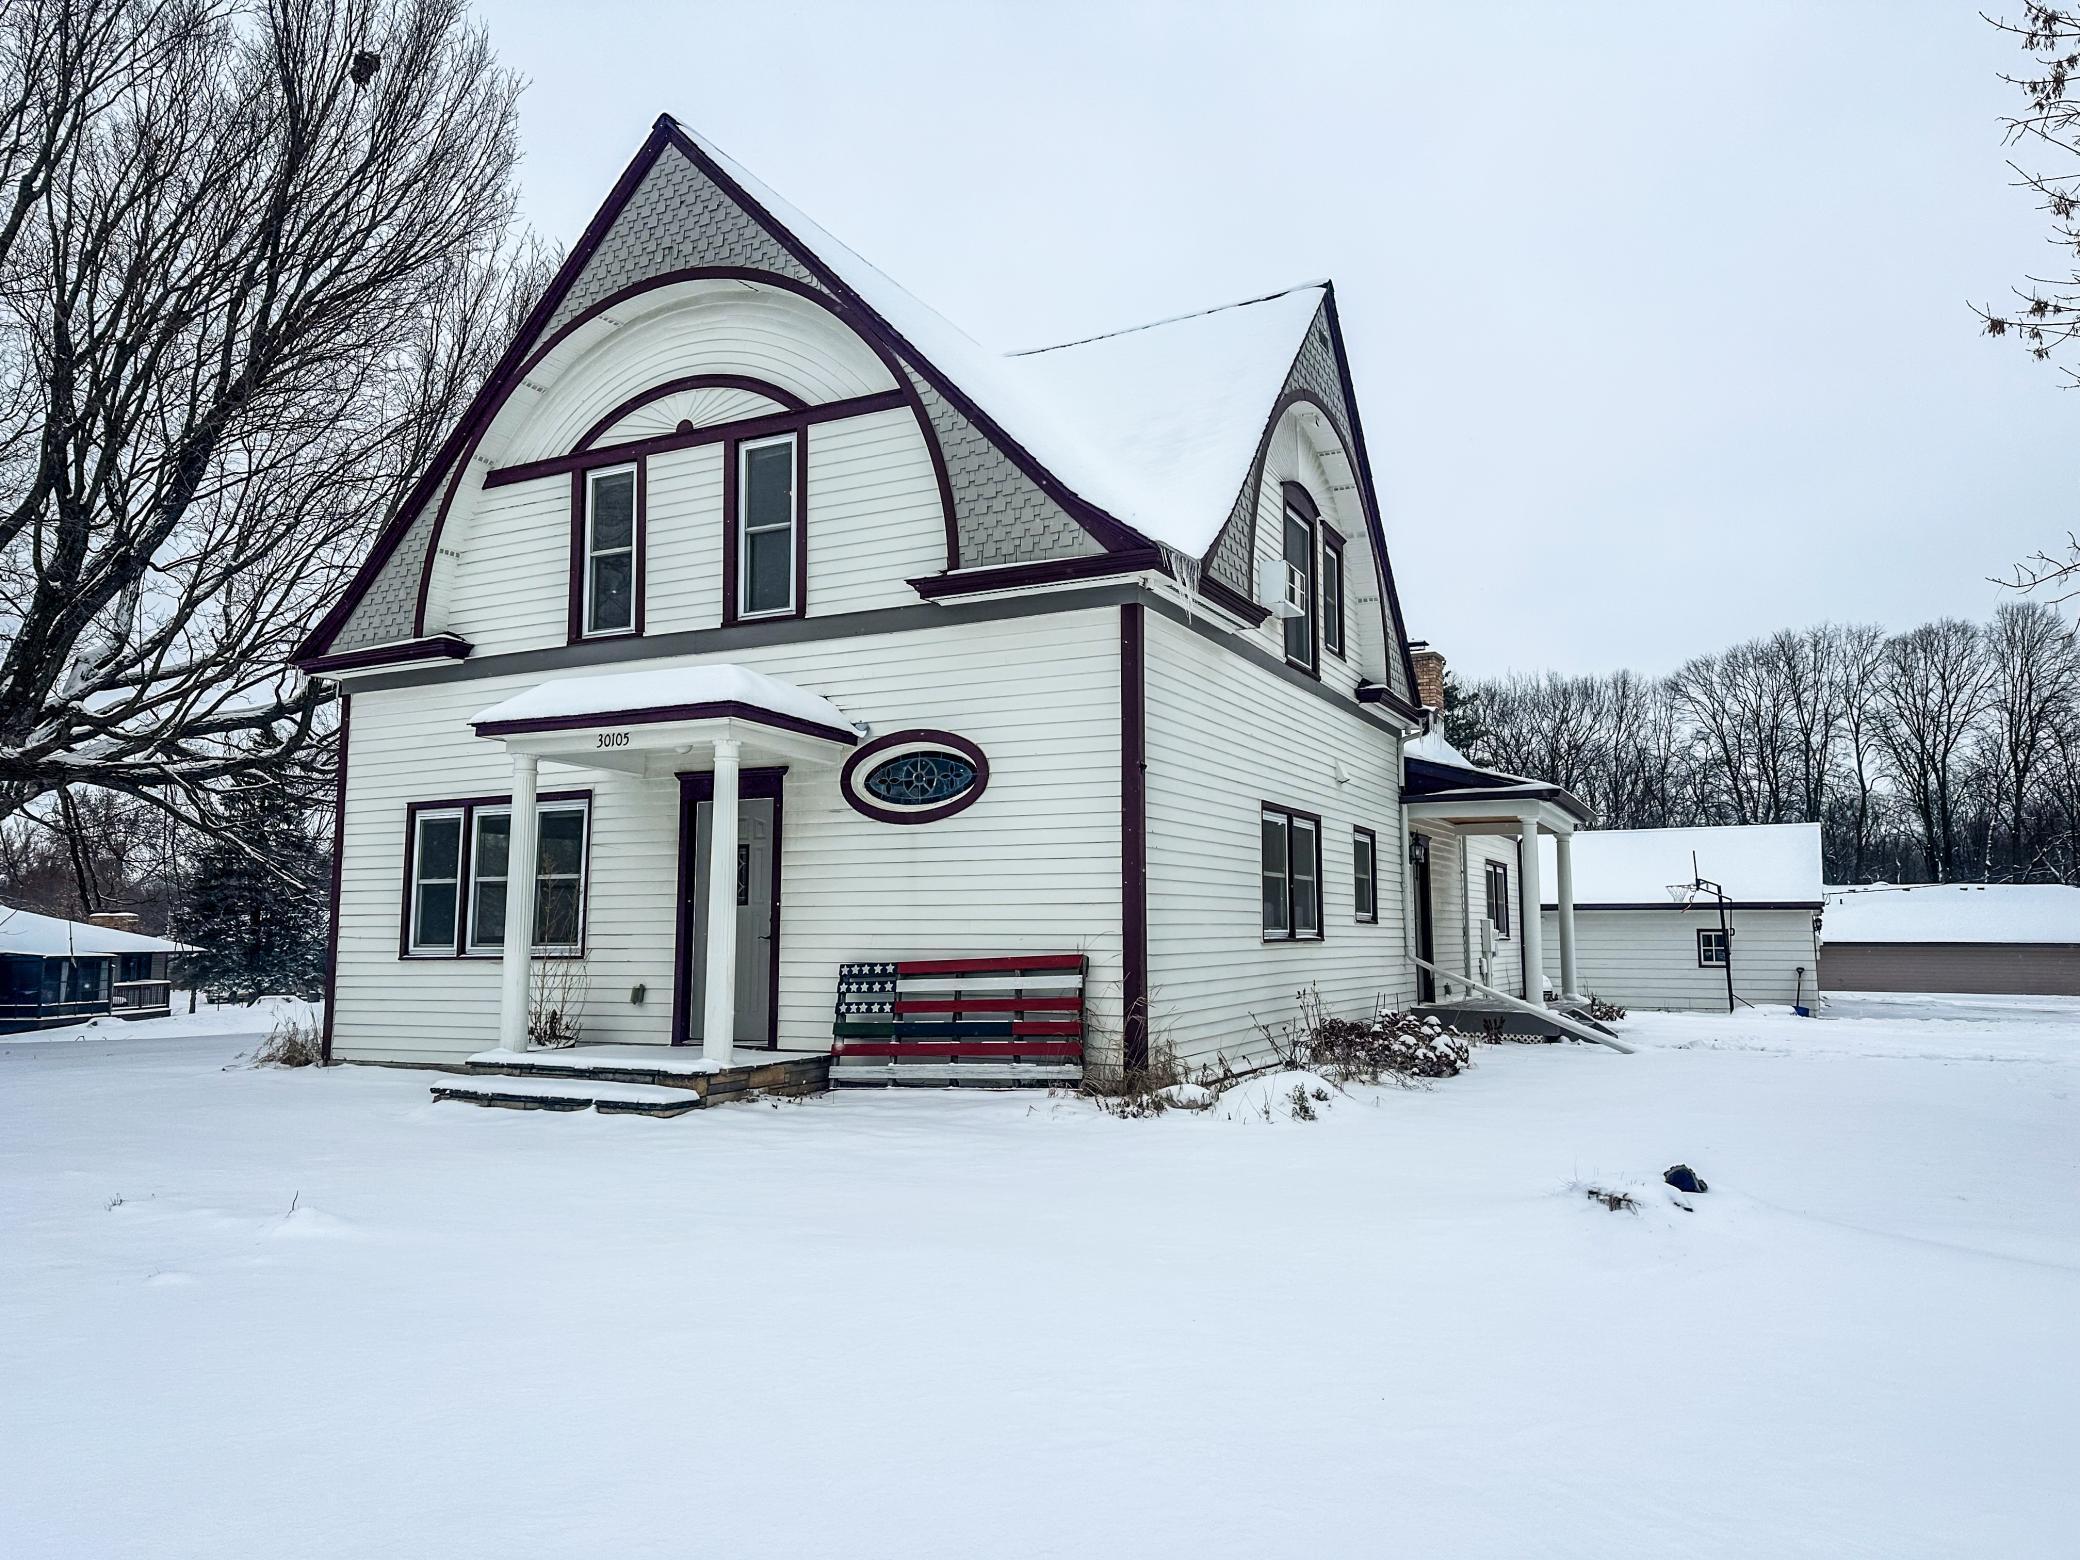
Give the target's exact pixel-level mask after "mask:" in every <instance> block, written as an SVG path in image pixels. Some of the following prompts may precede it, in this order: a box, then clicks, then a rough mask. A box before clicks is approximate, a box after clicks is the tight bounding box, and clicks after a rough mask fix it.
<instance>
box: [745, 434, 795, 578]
mask: <svg viewBox="0 0 2080 1560" xmlns="http://www.w3.org/2000/svg"><path fill="white" fill-rule="evenodd" d="M736 461H737V473H736V476H737V512H736V515H735V516H734V517H733V519H732V522H731V523H732V524H734V525H735V526H736V541H737V545H736V555H737V578H736V581H735V582H734V584H733V586H732V589H734V590H735V592H736V610H737V616H739V617H784V616H787V615H789V614H791V613H796V612H799V611H800V610H801V599H800V598H801V592H800V589H799V584H800V564H799V554H800V551H801V545H802V538H801V523H800V521H801V503H800V496H801V481H800V479H799V475H798V471H797V468H798V466H799V465H800V461H801V441H800V438H799V436H798V435H796V434H792V433H783V434H781V435H780V436H779V437H778V438H774V439H758V440H749V441H746V442H745V443H742V444H739V445H737V446H736Z"/></svg>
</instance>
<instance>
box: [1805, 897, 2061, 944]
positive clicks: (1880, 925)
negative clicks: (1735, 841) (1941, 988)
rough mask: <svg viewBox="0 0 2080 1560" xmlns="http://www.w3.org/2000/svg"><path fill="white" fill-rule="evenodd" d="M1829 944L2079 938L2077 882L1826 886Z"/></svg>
mask: <svg viewBox="0 0 2080 1560" xmlns="http://www.w3.org/2000/svg"><path fill="white" fill-rule="evenodd" d="M1822 932H1823V935H1824V936H1825V937H1826V939H1827V940H1828V941H1829V942H1831V943H1864V942H1870V943H2080V888H2076V887H2073V886H2072V885H2070V884H2065V883H1915V884H1907V885H1900V884H1887V883H1880V884H1876V885H1873V886H1872V887H1869V888H1830V889H1829V890H1828V891H1827V917H1826V921H1825V922H1824V924H1823V927H1822Z"/></svg>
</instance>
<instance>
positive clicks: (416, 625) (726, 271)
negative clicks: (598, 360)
mask: <svg viewBox="0 0 2080 1560" xmlns="http://www.w3.org/2000/svg"><path fill="white" fill-rule="evenodd" d="M700 281H736V282H749V283H751V284H753V285H754V286H759V287H773V288H777V289H779V290H781V291H783V292H790V293H793V294H795V295H796V296H797V297H800V298H805V299H807V300H808V301H809V302H810V303H813V304H815V305H816V306H817V307H818V308H820V309H824V310H827V311H828V312H829V313H830V314H832V315H834V316H835V317H836V318H837V320H838V321H839V323H840V324H842V325H844V326H845V327H846V328H847V329H849V330H851V331H852V332H853V334H854V335H856V336H858V337H859V338H860V340H862V341H864V342H865V343H866V344H867V346H868V347H869V348H871V349H872V351H873V353H874V355H875V356H876V357H878V358H879V359H880V360H881V362H882V366H883V367H885V368H886V369H887V370H888V372H889V375H890V377H891V378H893V379H894V380H895V382H896V388H897V389H898V390H900V391H901V392H902V395H903V400H904V402H905V404H906V405H908V406H909V408H910V412H911V415H912V416H913V417H914V418H916V420H917V426H918V431H919V433H921V434H922V435H923V437H924V444H925V449H926V451H927V452H929V453H930V455H931V457H932V473H933V475H934V476H935V477H936V478H937V480H938V485H939V508H940V511H941V515H942V518H943V520H944V523H945V529H946V557H947V567H948V568H949V569H951V568H954V567H956V566H957V564H956V560H957V559H958V558H959V556H960V543H959V538H958V536H957V534H956V532H955V529H954V513H953V482H952V479H951V478H950V477H949V476H948V474H947V470H946V456H945V454H944V453H943V452H942V451H941V450H940V448H939V439H938V435H937V434H936V433H935V432H934V431H933V428H932V420H931V418H930V417H929V416H928V415H926V412H925V406H924V398H923V397H922V396H920V395H919V394H918V393H917V387H916V386H915V385H914V384H913V383H912V382H911V380H910V376H909V375H907V374H905V373H904V372H903V369H902V364H901V362H900V361H899V360H898V359H897V358H896V356H895V354H894V353H893V352H892V351H891V350H890V349H889V347H888V346H887V344H886V343H885V342H882V341H880V340H878V339H876V336H875V334H874V332H873V331H871V330H869V329H865V328H863V327H862V322H861V321H860V320H859V319H858V318H857V316H855V315H854V314H853V313H852V312H851V311H850V310H849V309H848V308H847V307H846V305H845V304H844V303H842V302H839V301H836V300H833V299H831V298H828V297H825V296H824V295H823V294H822V293H819V292H818V291H816V289H815V288H813V287H810V286H808V285H807V284H805V283H802V282H798V281H796V280H795V279H794V278H793V277H791V276H781V275H778V274H777V273H775V272H772V271H760V270H756V269H753V268H751V267H749V266H736V265H696V266H687V267H685V268H684V269H681V270H677V271H664V272H660V273H659V274H657V275H656V276H650V277H645V278H644V279H643V280H642V281H640V282H632V283H630V284H629V285H628V286H626V287H623V288H620V289H618V290H617V291H615V292H611V293H609V294H607V296H606V297H604V298H602V299H600V300H599V301H598V302H597V303H595V304H593V305H592V306H591V307H589V308H587V309H585V310H584V311H583V312H582V313H579V314H577V315H574V316H573V317H572V318H570V319H569V320H566V321H565V322H564V323H563V324H562V325H560V326H559V327H557V329H555V330H554V331H552V332H550V333H549V335H548V336H547V337H546V338H544V340H543V341H542V343H541V344H540V345H539V346H538V347H536V348H535V349H534V350H533V351H532V352H530V353H528V354H527V356H526V357H524V358H522V359H521V360H520V361H519V362H517V363H514V364H513V365H511V366H510V367H509V368H507V369H506V370H505V371H504V372H503V373H502V374H501V375H500V376H499V378H498V380H497V381H496V382H495V383H494V385H493V386H487V391H488V393H487V394H485V395H484V396H483V397H481V398H480V400H479V402H478V408H477V410H476V412H475V414H474V415H473V416H472V417H471V419H470V422H469V424H468V425H466V426H469V427H470V433H469V438H468V441H467V443H466V444H465V445H464V446H463V448H462V450H461V453H460V454H459V455H458V456H457V457H456V460H455V470H454V475H453V476H452V477H451V478H450V480H449V482H448V485H447V488H446V490H445V491H444V492H443V493H442V495H441V504H440V509H439V510H438V512H436V513H435V515H434V517H433V533H432V535H431V536H429V537H428V538H427V542H426V558H425V561H424V562H423V563H422V564H421V565H420V566H419V596H418V602H417V605H416V606H414V608H413V609H412V633H413V635H414V637H417V636H419V635H423V634H424V633H425V631H426V628H425V625H426V601H427V596H428V594H429V593H430V592H431V590H432V589H433V570H434V563H435V560H436V559H438V558H439V556H440V543H441V532H442V530H443V529H445V528H446V526H447V523H448V511H449V510H450V509H451V508H452V507H453V506H454V503H455V494H456V492H457V491H458V489H459V488H460V486H461V483H462V479H463V477H464V476H465V475H466V474H467V473H468V471H469V469H470V461H471V458H472V457H473V456H474V455H475V454H476V452H477V446H478V445H479V444H481V443H482V442H483V439H484V435H485V434H486V433H488V432H490V430H491V425H492V423H493V422H495V421H496V420H497V418H498V413H499V411H500V410H501V409H502V408H503V407H504V405H505V403H506V401H507V400H508V398H510V397H511V395H512V393H513V391H514V390H515V389H517V388H518V387H519V385H520V383H521V381H522V380H524V379H526V377H527V376H528V375H529V374H530V373H531V372H533V370H534V369H535V368H536V367H537V366H538V365H539V364H540V363H541V361H542V360H543V359H544V358H546V357H547V356H548V355H549V354H550V353H551V352H553V351H555V350H556V349H557V348H558V347H559V346H561V345H562V344H563V343H564V342H565V341H567V340H568V339H569V338H570V337H571V335H572V334H573V333H574V332H576V331H579V330H582V329H583V328H584V327H585V326H586V325H588V324H590V323H591V322H592V321H593V320H596V319H598V318H599V317H600V316H601V315H602V314H605V313H606V312H607V311H608V310H610V309H612V308H614V307H616V306H617V305H619V304H623V303H626V302H628V301H629V300H630V299H631V298H639V297H641V296H642V295H643V294H645V293H650V292H655V291H657V290H658V289H659V288H660V287H671V286H674V285H675V284H677V283H680V282H700ZM393 545H394V544H393ZM314 637H315V636H314Z"/></svg>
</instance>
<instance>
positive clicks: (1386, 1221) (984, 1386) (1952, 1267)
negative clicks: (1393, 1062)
mask: <svg viewBox="0 0 2080 1560" xmlns="http://www.w3.org/2000/svg"><path fill="white" fill-rule="evenodd" d="M211 1022H213V1023H215V1024H216V1025H218V1026H219V1027H217V1028H216V1029H215V1030H213V1031H211V1032H207V1033H204V1034H201V1035H199V1036H198V1035H194V1034H189V1035H187V1036H185V1037H184V1036H182V1035H181V1034H180V1033H179V1031H180V1030H181V1029H182V1028H183V1027H184V1026H183V1023H182V1021H179V1020H175V1021H169V1022H168V1023H166V1024H162V1025H138V1026H130V1027H117V1028H114V1029H109V1030H101V1031H96V1032H95V1033H94V1034H93V1035H92V1036H91V1037H90V1038H86V1039H82V1040H78V1041H77V1042H76V1043H72V1044H60V1043H54V1042H45V1043H36V1044H0V1553H4V1554H6V1555H8V1556H10V1557H15V1556H19V1557H23V1560H29V1557H41V1556H83V1557H84V1556H93V1557H113V1556H152V1557H155V1560H156V1557H166V1556H210V1557H212V1560H224V1557H247V1556H252V1557H262V1556H264V1557H268V1560H274V1557H278V1556H281V1555H290V1554H293V1555H296V1556H298V1557H304V1560H318V1557H332V1556H422V1555H423V1556H441V1557H444V1560H461V1557H475V1556H487V1557H488V1556H497V1557H500V1560H506V1557H510V1556H514V1555H527V1556H537V1555H540V1556H591V1555H599V1556H615V1557H632V1556H649V1555H694V1554H700V1555H718V1556H731V1557H754V1556H791V1557H792V1556H803V1555H833V1556H836V1555H843V1556H883V1555H886V1556H904V1557H931V1556H948V1557H952V1556H959V1557H962V1560H968V1557H973V1556H977V1555H987V1556H991V1557H1001V1556H1026V1555H1063V1556H1069V1555H1074V1556H1110V1555H1122V1556H1128V1555H1131V1556H1137V1557H1138V1556H1180V1557H1184V1556H1189V1557H1194V1560H1201V1557H1226V1556H1249V1557H1262V1556H1270V1555H1288V1554H1293V1555H1299V1554H1306V1555H1336V1556H1342V1555H1366V1556H1373V1555H1389V1554H1391V1555H1397V1556H1429V1555H1451V1556H1498V1557H1500V1556H1509V1557H1513V1560H1514V1557H1522V1556H1584V1557H1588V1556H1594V1557H1597V1560H1605V1557H1610V1556H1662V1555H1682V1556H1686V1557H1708V1556H1739V1557H1755V1556H1770V1557H1782V1556H1799V1555H1809V1556H1829V1557H1839V1556H1852V1555H1866V1556H1885V1557H1888V1560H1896V1557H1903V1556H1944V1557H1952V1556H1963V1555H1999V1556H2002V1557H2003V1560H2020V1557H2026V1556H2053V1555H2057V1556H2070V1555H2072V1554H2073V1553H2074V1552H2075V1546H2076V1535H2080V1481H2076V1479H2075V1477H2074V1469H2075V1467H2076V1466H2080V1429H2076V1426H2080V1414H2076V1412H2075V1404H2076V1403H2080V1002H2072V1001H2058V1000H2055V999H2013V1000H2007V1001H2003V1000H1999V999H1989V998H1959V999H1943V998H1923V997H1913V998H1892V999H1884V998H1838V999H1836V1000H1835V1001H1834V1003H1833V1005H1832V1008H1831V1015H1830V1016H1829V1017H1828V1018H1826V1019H1823V1020H1820V1021H1816V1022H1801V1021H1799V1020H1796V1019H1793V1018H1791V1017H1789V1016H1779V1015H1774V1014H1765V1015H1757V1014H1744V1015H1741V1016H1739V1017H1737V1018H1733V1019H1726V1018H1713V1017H1704V1016H1696V1015H1681V1016H1644V1017H1639V1018H1636V1019H1634V1020H1632V1021H1631V1022H1630V1023H1629V1024H1628V1025H1627V1026H1626V1027H1627V1034H1628V1038H1630V1039H1632V1040H1633V1041H1635V1042H1636V1043H1638V1044H1639V1046H1640V1047H1641V1049H1640V1052H1639V1054H1638V1055H1635V1056H1629V1057H1628V1056H1619V1055H1616V1054H1613V1053H1611V1052H1607V1051H1601V1050H1595V1049H1590V1048H1585V1047H1577V1046H1548V1047H1518V1046H1508V1047H1498V1048H1483V1049H1482V1050H1481V1051H1480V1052H1479V1055H1478V1066H1477V1067H1476V1068H1475V1070H1473V1071H1472V1072H1470V1073H1468V1074H1467V1075H1465V1076H1463V1077H1461V1078H1458V1079H1455V1080H1452V1081H1450V1082H1447V1083H1443V1084H1441V1085H1439V1086H1438V1087H1436V1088H1435V1089H1433V1090H1430V1091H1427V1092H1399V1091H1394V1090H1376V1089H1368V1090H1361V1091H1357V1092H1354V1093H1352V1094H1349V1095H1346V1096H1340V1097H1336V1098H1334V1099H1332V1100H1331V1101H1330V1102H1328V1103H1327V1104H1326V1105H1321V1106H1318V1107H1317V1110H1318V1113H1319V1119H1318V1120H1315V1121H1312V1122H1302V1121H1295V1120H1291V1119H1286V1118H1285V1117H1284V1115H1283V1112H1282V1110H1281V1109H1280V1102H1279V1100H1278V1098H1277V1097H1275V1096H1271V1095H1268V1094H1267V1097H1266V1099H1265V1103H1266V1104H1268V1105H1269V1106H1270V1107H1271V1110H1270V1113H1269V1114H1270V1118H1271V1119H1269V1120H1267V1119H1265V1113H1264V1112H1263V1111H1261V1110H1249V1109H1242V1108H1235V1109H1229V1110H1224V1111H1216V1112H1212V1113H1209V1114H1208V1115H1201V1116H1188V1115H1183V1114H1177V1113H1173V1114H1171V1115H1168V1116H1164V1117H1162V1118H1160V1119H1156V1120H1144V1121H1121V1120H1115V1119H1112V1118H1110V1117H1106V1116H1102V1115H1100V1114H1098V1113H1097V1112H1095V1111H1094V1110H1092V1109H1090V1108H1089V1107H1088V1106H1086V1105H1083V1104H1080V1103H1076V1102H1073V1101H1066V1100H1053V1099H1048V1098H1045V1097H1041V1098H1035V1097H1033V1096H1030V1095H992V1094H942V1093H895V1094H881V1093H874V1094H846V1095H841V1096H836V1097H832V1098H827V1099H820V1100H814V1101H809V1102H806V1103H799V1104H796V1103H789V1104H783V1105H777V1106H776V1105H750V1106H736V1107H722V1108H718V1109H716V1110H713V1111H708V1112H697V1113H695V1114H693V1115H690V1116H686V1117H682V1118H679V1119H676V1120H666V1121H656V1120H648V1119H642V1118H632V1117H615V1118H603V1117H598V1116H594V1115H591V1114H586V1115H580V1116H545V1115H541V1114H535V1113H525V1114H523V1113H515V1112H504V1111H483V1110H474V1109H469V1108H466V1107H462V1106H456V1105H442V1106H434V1105H431V1104H429V1103H428V1096H427V1085H428V1078H427V1076H426V1075H424V1074H417V1073H409V1072H395V1071H379V1070H374V1069H367V1068H337V1069H332V1070H328V1071H322V1072H320V1071H302V1072H285V1071H254V1070H251V1069H249V1068H245V1067H242V1066H238V1065H234V1058H235V1057H236V1056H237V1054H238V1053H239V1052H240V1051H242V1050H246V1049H249V1047H250V1044H251V1041H250V1040H249V1039H244V1038H241V1037H239V1036H238V1035H237V1034H236V1033H235V1030H236V1023H235V1021H232V1020H228V1019H227V1018H226V1017H225V1016H224V1015H221V1014H220V1015H218V1016H217V1017H216V1018H214V1019H213V1020H211ZM227 1026H228V1027H227ZM168 1030H171V1031H174V1032H173V1033H171V1034H168V1033H166V1031H168ZM155 1031H157V1032H156V1033H155ZM1233 1098H1235V1099H1237V1100H1239V1099H1240V1098H1241V1097H1240V1096H1236V1097H1233ZM1677 1160H1683V1161H1687V1162H1688V1163H1690V1164H1692V1165H1694V1166H1696V1167H1697V1169H1698V1170H1699V1171H1700V1172H1702V1173H1703V1174H1704V1175H1705V1176H1706V1177H1707V1178H1708V1179H1709V1180H1710V1182H1711V1191H1710V1192H1709V1194H1707V1195H1705V1196H1702V1197H1697V1198H1694V1199H1691V1201H1693V1203H1694V1211H1692V1212H1684V1211H1682V1210H1681V1209H1679V1208H1677V1207H1675V1206H1674V1204H1673V1201H1672V1200H1671V1199H1670V1198H1669V1197H1668V1196H1667V1194H1666V1193H1665V1191H1664V1190H1663V1189H1662V1188H1661V1186H1660V1182H1659V1175H1660V1172H1661V1170H1662V1169H1663V1168H1665V1167H1666V1166H1668V1165H1669V1164H1671V1163H1673V1162H1675V1161H1677ZM1584 1184H1596V1185H1600V1186H1605V1187H1611V1188H1615V1189H1620V1190H1623V1189H1628V1188H1629V1189H1631V1190H1634V1191H1636V1192H1637V1193H1638V1194H1639V1195H1640V1197H1641V1198H1642V1200H1643V1203H1644V1208H1643V1211H1641V1212H1639V1213H1622V1212H1621V1213H1612V1212H1607V1211H1605V1210H1604V1209H1603V1208H1602V1207H1601V1206H1598V1205H1596V1204H1594V1203H1592V1202H1590V1201H1589V1200H1588V1199H1587V1198H1586V1197H1585V1196H1584V1195H1583V1194H1582V1190H1581V1187H1582V1186H1583V1185H1584Z"/></svg>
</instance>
